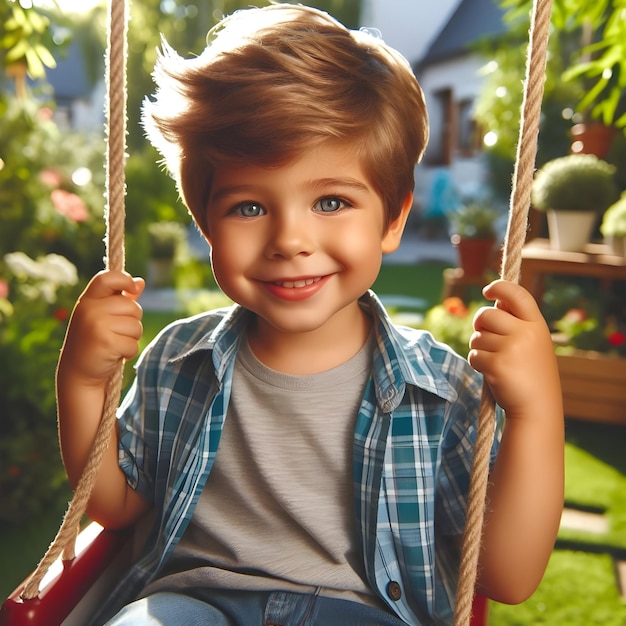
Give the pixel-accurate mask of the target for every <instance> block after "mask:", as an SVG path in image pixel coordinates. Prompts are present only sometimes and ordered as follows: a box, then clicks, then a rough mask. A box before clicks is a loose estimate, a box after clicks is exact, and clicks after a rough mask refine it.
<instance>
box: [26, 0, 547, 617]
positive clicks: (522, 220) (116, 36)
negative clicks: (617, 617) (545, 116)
mask: <svg viewBox="0 0 626 626" xmlns="http://www.w3.org/2000/svg"><path fill="white" fill-rule="evenodd" d="M551 6H552V0H534V2H533V10H532V16H531V27H530V42H529V46H528V55H527V63H526V79H525V83H524V99H523V104H522V112H521V120H520V129H519V141H518V146H517V155H516V163H515V172H514V177H513V189H512V193H511V200H510V210H509V222H508V226H507V232H506V236H505V240H504V251H503V261H502V270H501V275H502V278H504V279H505V280H509V281H513V282H518V281H519V275H520V268H521V250H522V246H523V245H524V241H525V237H526V228H527V220H528V209H529V206H530V190H531V183H532V176H533V170H534V163H535V155H536V146H537V136H538V134H539V120H540V112H541V100H542V97H543V83H544V76H545V64H546V51H547V41H548V35H549V27H550V12H551ZM127 28H128V9H127V4H126V0H110V2H109V19H108V33H107V39H108V41H107V76H106V78H107V172H106V173H107V178H106V186H107V201H108V205H107V210H106V216H105V217H106V226H107V235H106V239H105V245H106V257H105V261H106V266H107V268H108V269H113V270H123V268H124V220H125V206H124V195H125V176H124V165H125V159H126V154H125V153H126V56H127ZM122 376H123V363H121V364H120V368H119V372H118V373H117V374H116V375H115V376H113V377H112V379H111V381H110V382H109V385H108V388H107V395H106V400H105V406H104V409H103V417H102V420H101V423H100V426H99V428H98V432H97V434H96V438H95V441H94V445H93V449H92V451H91V454H90V457H89V460H88V462H87V466H86V468H85V470H84V472H83V476H82V477H81V479H80V481H79V483H78V485H77V487H76V490H75V493H74V498H73V499H72V502H71V503H70V505H69V508H68V510H67V512H66V514H65V517H64V519H63V523H62V524H61V527H60V529H59V531H58V533H57V535H56V537H55V539H54V541H53V542H52V544H51V545H50V547H49V548H48V551H47V552H46V554H45V555H44V556H43V558H42V559H41V561H40V562H39V564H38V566H37V568H36V570H35V571H34V573H33V574H32V576H31V577H30V578H29V580H28V581H27V583H26V585H25V587H24V590H23V592H22V594H21V598H22V599H24V600H27V599H31V598H35V597H37V595H38V593H39V585H40V583H41V581H42V579H43V577H44V576H45V574H46V572H47V571H48V569H49V568H50V566H51V565H52V563H54V561H55V560H56V559H57V558H58V557H59V556H61V555H62V556H63V559H64V560H71V559H73V558H74V545H75V541H76V537H77V534H78V530H79V525H80V521H81V519H82V517H83V515H84V513H85V510H86V508H87V502H88V500H89V497H90V495H91V492H92V489H93V486H94V483H95V479H96V476H97V473H98V470H99V467H100V464H101V461H102V457H103V454H104V451H105V450H106V448H107V446H108V444H109V441H110V434H111V432H112V430H113V428H114V425H115V419H116V409H117V406H118V404H119V399H120V395H121V388H122ZM494 413H495V405H494V400H493V398H492V396H491V394H490V392H489V390H488V388H487V387H486V385H485V386H484V387H483V393H482V398H481V409H480V415H479V419H478V435H477V441H476V446H475V452H474V463H473V467H472V474H471V479H470V490H469V495H468V511H467V521H466V526H465V533H464V537H463V549H462V556H461V567H460V570H459V581H460V582H459V585H458V589H457V597H456V610H455V621H454V624H455V626H466V625H467V624H469V622H470V618H471V609H472V602H473V598H474V587H475V584H476V569H477V566H478V556H479V552H480V542H481V530H482V524H483V516H484V508H485V495H486V492H487V480H488V471H489V456H490V449H491V442H492V440H493V433H494V426H495V417H494Z"/></svg>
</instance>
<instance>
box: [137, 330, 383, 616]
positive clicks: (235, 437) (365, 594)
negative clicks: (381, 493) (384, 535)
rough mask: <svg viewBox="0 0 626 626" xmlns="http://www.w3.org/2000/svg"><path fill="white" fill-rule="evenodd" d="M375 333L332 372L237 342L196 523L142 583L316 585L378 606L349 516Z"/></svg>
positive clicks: (301, 588) (159, 586)
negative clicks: (274, 362)
mask: <svg viewBox="0 0 626 626" xmlns="http://www.w3.org/2000/svg"><path fill="white" fill-rule="evenodd" d="M372 349H373V340H372V339H370V340H369V341H368V342H367V343H366V345H365V346H364V347H363V348H362V349H361V350H360V351H359V352H358V353H357V354H356V355H355V356H354V357H352V358H351V359H350V360H349V361H347V362H346V363H344V364H342V365H340V366H338V367H335V368H333V369H331V370H328V371H326V372H322V373H319V374H313V375H309V376H293V375H289V374H283V373H280V372H277V371H275V370H272V369H270V368H268V367H266V366H265V365H263V364H262V363H261V362H260V361H259V360H258V359H257V358H256V357H255V356H254V354H253V353H252V351H251V350H250V348H249V346H248V345H247V342H245V341H243V342H242V347H241V349H240V350H239V354H238V357H237V362H236V365H235V372H234V378H233V392H232V398H231V401H230V406H229V408H228V415H227V419H226V422H225V426H224V431H223V434H222V439H221V441H220V445H219V448H218V452H217V456H216V459H215V465H214V467H213V470H212V472H211V474H210V476H209V478H208V480H207V483H206V486H205V488H204V491H203V493H202V495H201V497H200V500H199V502H198V505H197V508H196V510H195V512H194V515H193V518H192V520H191V522H190V526H189V528H188V529H187V531H186V533H185V535H184V536H183V538H182V539H181V541H180V543H179V544H178V545H177V546H176V548H175V549H174V552H173V554H172V556H171V558H170V559H169V561H168V563H167V564H166V567H165V571H164V572H163V573H162V574H161V577H160V579H159V580H157V581H155V582H153V583H152V584H151V585H149V586H148V588H147V589H146V590H145V594H146V595H147V594H148V593H154V592H156V591H164V590H166V589H168V590H182V589H189V588H194V587H201V588H220V589H249V590H258V589H264V590H284V591H295V592H303V593H307V592H311V593H312V592H314V591H315V590H319V593H320V594H321V595H326V596H331V597H340V598H344V599H349V600H356V601H361V602H365V603H367V604H374V605H378V604H379V602H378V599H377V598H376V597H375V596H374V594H373V592H372V591H371V589H370V588H369V585H368V584H367V581H366V579H365V571H364V565H363V558H362V555H361V548H360V546H359V545H358V541H357V534H356V524H355V519H354V487H353V477H352V472H353V470H352V456H353V451H352V446H353V438H354V423H355V420H356V415H357V412H358V408H359V405H360V402H361V398H362V396H363V390H364V387H365V384H366V382H367V380H368V378H369V375H370V369H371V363H372V356H371V355H372Z"/></svg>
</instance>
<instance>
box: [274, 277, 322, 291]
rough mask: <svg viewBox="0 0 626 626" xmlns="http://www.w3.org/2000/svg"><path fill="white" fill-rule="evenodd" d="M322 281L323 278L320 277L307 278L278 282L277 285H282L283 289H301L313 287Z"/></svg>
mask: <svg viewBox="0 0 626 626" xmlns="http://www.w3.org/2000/svg"><path fill="white" fill-rule="evenodd" d="M320 280H321V276H318V277H317V278H307V279H305V280H285V281H282V282H278V281H277V282H276V284H277V285H280V286H281V287H285V288H286V289H299V288H301V287H308V286H309V285H312V284H313V283H317V282H319V281H320Z"/></svg>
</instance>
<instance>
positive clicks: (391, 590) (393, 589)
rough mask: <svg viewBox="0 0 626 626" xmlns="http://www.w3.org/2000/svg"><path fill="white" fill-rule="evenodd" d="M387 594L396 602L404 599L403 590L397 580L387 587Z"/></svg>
mask: <svg viewBox="0 0 626 626" xmlns="http://www.w3.org/2000/svg"><path fill="white" fill-rule="evenodd" d="M387 593H388V594H389V597H390V598H391V599H392V600H393V601H394V602H397V601H398V600H399V599H400V598H401V597H402V589H401V588H400V585H399V584H398V583H397V582H396V581H395V580H392V581H391V582H390V583H389V584H388V585H387Z"/></svg>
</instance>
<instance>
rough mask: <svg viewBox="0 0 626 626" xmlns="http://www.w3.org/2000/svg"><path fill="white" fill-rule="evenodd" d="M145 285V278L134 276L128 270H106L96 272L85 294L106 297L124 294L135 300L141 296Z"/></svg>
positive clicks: (91, 296)
mask: <svg viewBox="0 0 626 626" xmlns="http://www.w3.org/2000/svg"><path fill="white" fill-rule="evenodd" d="M144 287H145V282H144V280H143V278H133V277H132V276H131V275H130V274H127V273H126V272H116V271H110V270H105V271H102V272H99V273H98V274H96V275H95V276H94V277H93V278H92V279H91V281H90V282H89V285H88V286H87V288H86V289H85V293H84V295H85V296H88V297H90V298H106V297H107V296H112V295H116V294H124V295H125V296H128V297H130V298H131V299H133V300H136V299H137V298H139V296H140V295H141V294H142V292H143V290H144Z"/></svg>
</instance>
